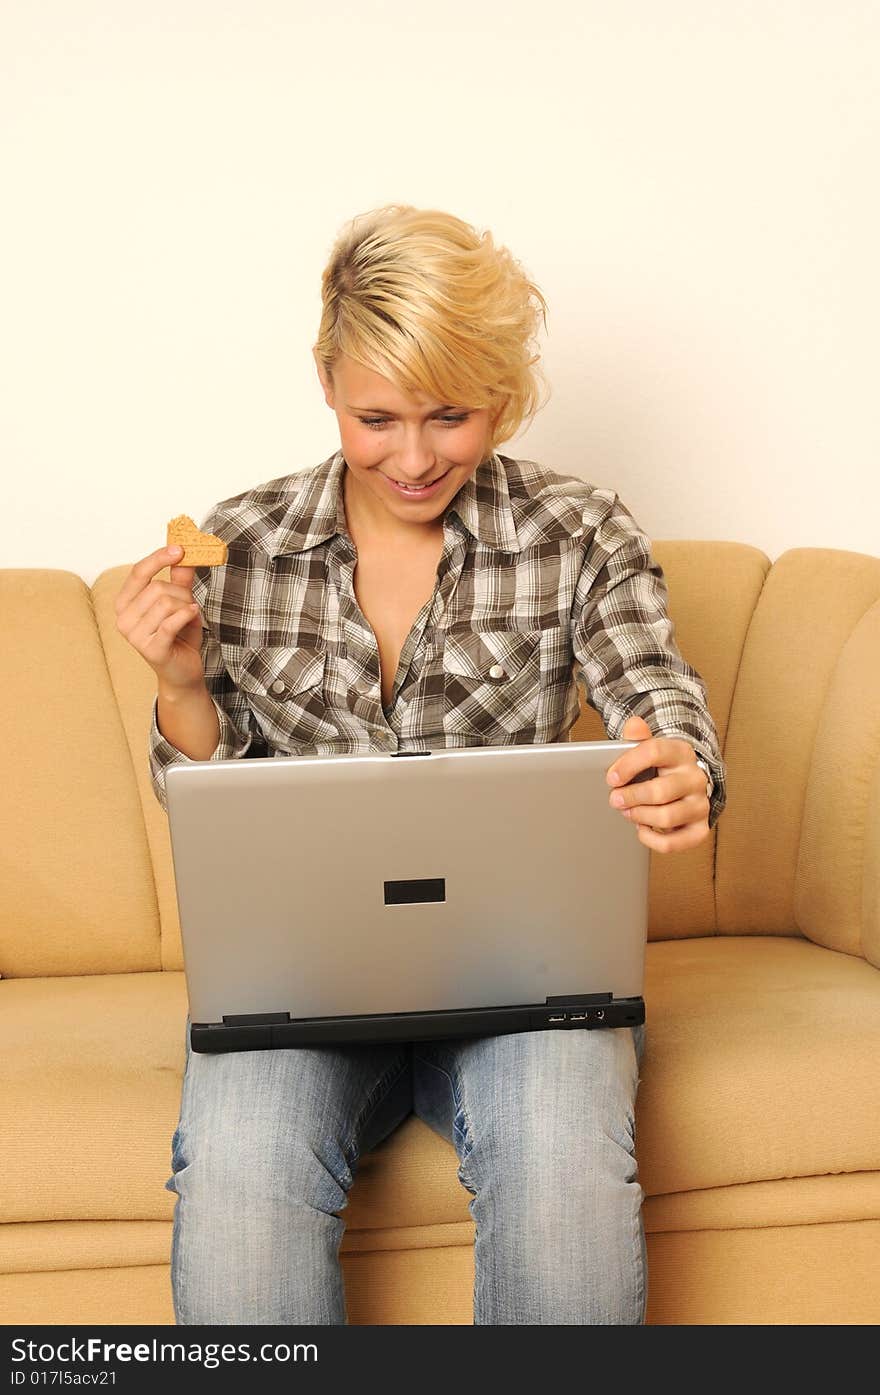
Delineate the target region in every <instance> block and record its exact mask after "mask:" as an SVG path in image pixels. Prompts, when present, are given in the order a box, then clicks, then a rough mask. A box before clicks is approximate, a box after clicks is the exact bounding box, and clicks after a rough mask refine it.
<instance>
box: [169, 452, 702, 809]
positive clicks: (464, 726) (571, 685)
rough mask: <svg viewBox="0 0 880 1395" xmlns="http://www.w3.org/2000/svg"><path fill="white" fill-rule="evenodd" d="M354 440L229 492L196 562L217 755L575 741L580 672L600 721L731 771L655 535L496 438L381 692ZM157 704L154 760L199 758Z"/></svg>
mask: <svg viewBox="0 0 880 1395" xmlns="http://www.w3.org/2000/svg"><path fill="white" fill-rule="evenodd" d="M345 468H346V466H345V461H344V457H343V454H342V451H337V452H336V453H335V454H334V455H332V456H330V457H329V458H328V459H327V460H325V461H324V462H323V464H321V465H317V466H315V467H313V468H311V469H306V470H302V471H299V472H297V473H295V474H291V475H285V476H283V477H282V478H280V479H276V480H271V481H270V482H269V483H268V484H262V485H258V486H257V487H256V488H254V489H250V490H248V491H246V492H245V493H243V494H238V495H236V496H235V497H234V498H232V499H226V500H224V501H223V502H222V503H220V504H217V505H216V506H215V507H214V508H213V509H212V510H211V511H210V512H209V514H208V515H207V517H206V518H205V519H204V521H203V522H202V524H201V525H200V526H201V528H202V530H203V531H205V532H210V533H215V534H217V535H218V536H219V537H220V538H222V539H223V540H224V541H225V542H226V543H227V545H228V557H227V561H226V564H225V565H224V566H222V567H203V568H198V569H196V572H195V577H194V581H193V596H194V599H195V600H196V601H198V603H199V606H200V608H201V612H202V622H203V625H204V631H203V637H202V658H203V660H204V665H205V677H206V681H207V686H208V692H209V693H210V695H211V697H212V699H213V701H214V705H215V707H216V709H217V715H218V717H219V719H220V741H219V744H218V746H217V749H216V750H215V752H214V754H213V755H212V756H211V760H229V759H233V758H237V757H240V756H252V757H253V756H289V755H297V754H318V755H331V754H333V753H335V752H345V753H357V752H367V751H374V752H375V751H387V752H392V751H412V750H427V749H432V748H441V749H442V748H448V747H462V746H509V745H514V744H524V743H533V742H551V741H563V740H566V739H567V734H568V732H569V730H570V728H571V727H572V725H573V724H574V722H575V721H576V720H577V717H578V715H579V711H580V708H579V703H578V692H577V687H576V684H577V682H580V683H582V684H583V686H584V689H585V696H586V699H587V701H588V702H589V704H590V705H591V706H592V707H594V708H595V709H596V711H597V712H598V713H599V715H600V716H601V718H602V721H603V723H604V726H605V730H606V732H607V734H608V736H609V737H610V738H611V739H613V740H619V739H622V737H621V733H622V730H623V725H624V723H625V722H626V720H627V718H628V717H631V716H633V715H634V714H638V715H639V716H641V717H643V718H644V719H645V721H646V722H647V723H648V726H649V727H650V728H651V730H652V732H654V733H655V734H662V735H665V736H677V737H683V738H684V739H685V740H686V741H688V742H689V743H690V745H691V746H693V747H694V749H695V751H696V752H697V754H698V756H700V757H702V759H704V760H705V762H706V763H707V765H708V767H709V769H710V771H711V774H712V778H713V781H714V789H713V793H712V796H711V801H710V803H711V808H710V815H709V824H710V826H713V825H714V824H715V823H716V821H717V819H718V816H719V814H720V813H721V811H722V809H723V808H724V805H725V803H726V799H727V796H726V790H725V771H724V764H723V761H722V758H721V755H720V751H719V746H718V737H717V733H716V731H715V727H714V724H713V722H712V718H711V716H710V714H709V711H708V707H707V703H706V690H705V687H704V684H703V682H702V679H701V678H700V675H699V674H698V673H697V672H696V670H695V669H693V668H691V667H690V665H689V664H687V663H685V661H684V659H683V658H682V655H681V654H680V652H679V650H678V648H677V646H676V643H675V639H674V626H673V623H672V621H671V620H670V619H669V618H668V616H667V613H666V603H667V590H666V583H665V580H664V577H663V571H662V568H661V567H660V565H659V564H658V563H657V562H656V561H654V559H653V558H652V556H651V546H650V542H649V540H648V538H647V537H646V535H645V534H644V533H643V532H641V531H640V530H639V528H638V526H637V524H636V523H635V520H634V519H633V517H632V515H631V514H630V512H629V510H628V509H627V508H626V507H625V506H624V505H623V504H622V503H621V501H620V500H619V498H618V496H617V495H616V494H615V493H614V492H612V491H611V490H607V489H596V488H595V487H594V486H593V485H590V484H587V483H585V482H584V481H583V480H580V479H577V478H574V477H572V476H569V475H559V474H557V473H555V472H554V471H552V470H549V469H546V468H544V467H543V466H540V465H537V464H535V463H534V462H533V461H531V460H515V459H513V458H511V457H510V456H505V455H499V454H498V453H497V452H495V453H494V454H493V455H492V456H490V457H489V458H488V459H487V460H485V461H483V463H482V464H481V465H480V466H479V468H478V469H477V470H476V471H475V473H474V474H473V475H472V476H471V478H470V479H469V480H468V481H467V482H466V483H465V484H464V485H463V486H462V488H461V489H460V490H459V491H458V493H457V494H456V495H455V497H454V499H453V501H452V503H451V504H450V505H449V506H448V508H447V510H446V513H445V515H444V519H443V539H444V541H443V554H442V557H441V560H440V564H439V566H438V569H437V581H436V585H435V587H434V592H433V595H432V596H431V599H430V600H429V601H427V602H426V603H425V605H424V606H423V607H422V609H421V610H420V611H419V613H418V615H417V616H416V617H415V620H414V621H413V625H412V629H411V630H410V633H409V635H408V637H407V639H406V642H405V643H404V646H403V650H402V652H401V655H400V663H399V666H398V671H397V674H396V675H395V680H394V689H393V692H392V695H391V704H390V706H389V707H388V708H387V709H386V708H385V707H384V706H383V703H382V696H381V691H380V686H379V684H380V666H379V649H378V645H377V643H376V637H375V635H374V634H373V631H372V629H371V627H370V626H369V624H368V623H367V621H366V619H365V617H364V615H363V614H362V612H361V610H360V607H359V605H358V602H357V599H356V596H355V591H354V570H355V563H356V560H357V555H356V551H355V547H354V544H353V542H352V539H351V537H350V536H349V533H348V531H347V527H346V521H345V507H344V503H343V491H342V479H343V472H344V470H345ZM157 706H158V699H157V700H156V701H155V702H154V704H153V720H152V730H151V734H150V770H151V774H152V778H153V788H154V791H155V793H156V797H157V799H158V800H159V802H160V804H161V805H162V807H163V809H166V810H167V803H166V797H165V771H166V770H167V769H168V767H169V766H170V765H173V764H176V763H179V762H187V761H188V760H189V757H187V756H184V755H183V754H182V753H181V752H180V751H178V750H177V749H176V748H175V747H174V746H172V745H170V744H169V742H168V741H166V740H165V738H164V737H163V736H162V734H161V732H160V731H159V728H158V725H157V721H156V712H157Z"/></svg>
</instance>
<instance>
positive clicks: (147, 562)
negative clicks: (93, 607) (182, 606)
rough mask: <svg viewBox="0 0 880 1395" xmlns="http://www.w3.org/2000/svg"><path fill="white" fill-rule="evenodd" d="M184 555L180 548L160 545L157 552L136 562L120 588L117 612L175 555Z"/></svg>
mask: <svg viewBox="0 0 880 1395" xmlns="http://www.w3.org/2000/svg"><path fill="white" fill-rule="evenodd" d="M180 556H182V553H181V551H180V548H179V547H178V548H171V547H160V548H159V549H158V550H157V551H156V552H151V553H150V555H149V557H142V558H141V560H140V561H139V562H135V564H134V566H133V567H132V569H131V571H130V572H129V574H128V576H127V577H126V578H125V580H124V581H123V583H122V585H121V587H120V588H119V593H118V595H117V597H116V602H115V605H116V614H117V615H120V614H121V613H122V611H123V610H125V608H126V606H127V605H129V604H130V603H131V601H132V600H133V599H134V597H135V596H137V595H139V594H140V592H141V591H143V589H144V587H145V586H148V585H149V583H150V581H151V580H152V578H153V577H154V576H155V575H156V574H157V572H160V571H161V570H162V568H163V567H167V566H169V565H170V564H171V562H172V561H173V560H174V558H175V557H180Z"/></svg>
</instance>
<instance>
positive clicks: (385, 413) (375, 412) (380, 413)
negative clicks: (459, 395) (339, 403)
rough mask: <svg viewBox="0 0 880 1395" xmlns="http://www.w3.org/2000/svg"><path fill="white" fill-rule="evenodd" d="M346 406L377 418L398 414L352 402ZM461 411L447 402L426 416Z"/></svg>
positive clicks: (350, 409) (353, 410)
mask: <svg viewBox="0 0 880 1395" xmlns="http://www.w3.org/2000/svg"><path fill="white" fill-rule="evenodd" d="M345 405H346V407H347V408H348V410H349V411H350V412H372V413H373V415H374V416H377V417H393V416H396V415H397V413H396V412H389V411H387V410H386V408H385V407H355V406H354V404H353V403H352V402H346V404H345ZM459 410H460V409H459V408H458V407H456V406H454V404H453V403H452V402H445V403H444V404H443V406H442V407H435V408H434V410H433V411H432V412H426V413H425V416H426V417H433V416H436V414H437V413H438V412H457V411H459Z"/></svg>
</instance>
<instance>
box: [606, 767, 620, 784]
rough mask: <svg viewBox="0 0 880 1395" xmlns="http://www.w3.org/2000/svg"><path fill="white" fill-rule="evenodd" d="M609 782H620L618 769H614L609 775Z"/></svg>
mask: <svg viewBox="0 0 880 1395" xmlns="http://www.w3.org/2000/svg"><path fill="white" fill-rule="evenodd" d="M608 783H609V784H611V785H619V784H620V776H619V775H618V773H617V771H616V770H612V772H611V774H610V775H609V776H608Z"/></svg>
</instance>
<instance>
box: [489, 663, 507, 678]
mask: <svg viewBox="0 0 880 1395" xmlns="http://www.w3.org/2000/svg"><path fill="white" fill-rule="evenodd" d="M489 677H490V678H503V677H504V669H503V668H502V667H501V665H500V664H493V665H492V667H491V668H490V669H489Z"/></svg>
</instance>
